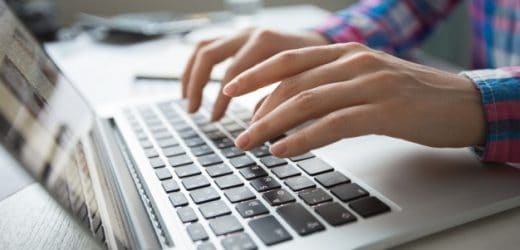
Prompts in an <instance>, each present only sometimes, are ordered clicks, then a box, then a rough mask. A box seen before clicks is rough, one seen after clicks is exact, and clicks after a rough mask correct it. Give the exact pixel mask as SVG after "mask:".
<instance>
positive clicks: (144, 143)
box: [139, 139, 153, 149]
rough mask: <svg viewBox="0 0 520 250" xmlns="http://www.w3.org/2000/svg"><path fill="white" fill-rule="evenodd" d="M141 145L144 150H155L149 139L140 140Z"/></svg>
mask: <svg viewBox="0 0 520 250" xmlns="http://www.w3.org/2000/svg"><path fill="white" fill-rule="evenodd" d="M139 143H140V144H141V147H143V148H144V149H147V148H153V144H152V142H151V141H150V140H148V139H146V140H140V141H139Z"/></svg>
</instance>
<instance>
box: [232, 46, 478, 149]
mask: <svg viewBox="0 0 520 250" xmlns="http://www.w3.org/2000/svg"><path fill="white" fill-rule="evenodd" d="M278 81H281V83H280V84H279V85H278V87H277V88H276V89H275V90H274V91H273V92H272V93H271V94H270V95H269V96H268V97H267V98H266V99H265V100H264V101H263V103H262V104H261V105H260V107H259V108H258V110H257V112H256V113H255V115H254V117H253V123H252V124H251V126H250V127H249V128H248V129H247V130H246V131H245V132H244V133H242V134H241V135H240V136H239V137H238V138H237V140H236V144H237V146H238V147H239V148H241V149H243V150H248V149H251V148H253V147H255V146H258V145H260V144H261V143H263V142H265V141H267V140H269V139H271V138H275V137H277V136H279V135H280V134H282V133H284V132H286V131H288V130H290V129H292V128H294V127H296V126H298V125H300V124H302V123H304V122H306V121H309V120H313V119H317V120H316V121H315V122H314V123H312V124H311V125H309V126H307V127H305V128H303V129H302V130H299V131H298V132H296V133H294V134H292V135H290V136H288V137H286V138H284V139H282V140H280V141H278V142H277V143H275V144H274V145H273V146H272V147H271V152H272V153H273V154H274V155H276V156H279V157H290V156H294V155H298V154H302V153H305V152H307V151H309V150H311V149H314V148H318V147H321V146H324V145H327V144H330V143H332V142H335V141H337V140H340V139H342V138H348V137H355V136H361V135H367V134H379V135H387V136H391V137H397V138H402V139H405V140H408V141H412V142H416V143H420V144H424V145H428V146H433V147H462V146H469V145H479V144H483V142H484V134H485V119H484V112H483V107H482V104H481V101H480V94H479V92H478V90H477V89H476V88H475V86H474V84H473V83H472V82H471V80H470V79H468V78H466V77H464V76H461V75H455V74H451V73H447V72H443V71H439V70H436V69H434V68H430V67H427V66H423V65H418V64H415V63H412V62H408V61H405V60H402V59H399V58H396V57H394V56H391V55H389V54H385V53H383V52H380V51H375V50H372V49H370V48H367V47H365V46H364V45H361V44H358V43H347V44H335V45H328V46H318V47H310V48H303V49H297V50H290V51H286V52H282V53H280V54H278V55H276V56H274V57H272V58H269V59H268V60H266V61H264V62H262V63H261V64H258V65H256V66H255V67H253V68H251V69H248V70H246V71H244V72H242V73H241V74H240V75H238V76H237V77H235V78H234V79H233V80H232V81H230V83H229V84H228V85H227V86H226V88H224V90H223V91H224V93H225V94H226V95H229V96H239V95H243V94H245V93H248V92H251V91H253V90H255V89H258V88H261V87H264V86H266V85H269V84H272V83H275V82H278Z"/></svg>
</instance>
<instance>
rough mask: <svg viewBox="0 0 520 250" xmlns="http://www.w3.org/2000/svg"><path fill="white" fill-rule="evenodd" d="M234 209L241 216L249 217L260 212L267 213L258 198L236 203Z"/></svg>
mask: <svg viewBox="0 0 520 250" xmlns="http://www.w3.org/2000/svg"><path fill="white" fill-rule="evenodd" d="M236 209H237V211H238V213H239V214H240V215H242V217H243V218H250V217H253V216H258V215H261V214H267V213H269V211H268V210H267V208H266V207H265V206H264V204H262V202H260V201H259V200H250V201H244V202H242V203H239V204H237V205H236Z"/></svg>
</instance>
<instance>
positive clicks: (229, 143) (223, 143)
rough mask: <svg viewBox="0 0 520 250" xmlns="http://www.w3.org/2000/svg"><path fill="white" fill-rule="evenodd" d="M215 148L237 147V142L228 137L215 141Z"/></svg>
mask: <svg viewBox="0 0 520 250" xmlns="http://www.w3.org/2000/svg"><path fill="white" fill-rule="evenodd" d="M213 142H214V143H215V146H217V148H219V149H224V148H229V147H233V146H235V142H234V141H233V140H231V139H229V138H227V137H225V138H222V139H218V140H214V141H213Z"/></svg>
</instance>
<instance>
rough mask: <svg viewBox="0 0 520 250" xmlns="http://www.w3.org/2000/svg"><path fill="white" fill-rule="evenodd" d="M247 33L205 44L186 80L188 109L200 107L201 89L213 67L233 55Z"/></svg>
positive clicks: (192, 109)
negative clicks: (187, 80)
mask: <svg viewBox="0 0 520 250" xmlns="http://www.w3.org/2000/svg"><path fill="white" fill-rule="evenodd" d="M246 39H247V33H241V34H239V35H237V36H233V37H229V38H226V39H220V40H217V41H215V42H213V43H211V44H208V45H207V46H205V47H204V48H203V49H201V51H200V52H199V53H198V54H197V56H196V57H195V60H194V63H193V68H192V69H191V73H190V77H189V78H190V80H189V82H188V86H187V87H188V93H187V96H188V99H189V104H188V111H189V112H195V111H197V109H198V108H199V107H200V103H201V100H202V89H203V88H204V85H206V83H207V82H208V80H209V77H210V75H211V71H212V69H213V67H214V66H215V65H216V64H218V63H220V62H222V61H224V60H225V59H226V58H228V57H231V56H233V55H234V54H235V53H236V52H237V51H238V50H239V49H240V47H242V45H243V44H244V43H245V42H246Z"/></svg>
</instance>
